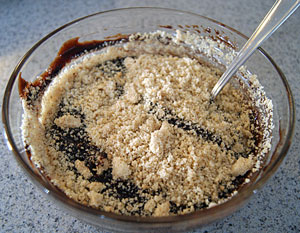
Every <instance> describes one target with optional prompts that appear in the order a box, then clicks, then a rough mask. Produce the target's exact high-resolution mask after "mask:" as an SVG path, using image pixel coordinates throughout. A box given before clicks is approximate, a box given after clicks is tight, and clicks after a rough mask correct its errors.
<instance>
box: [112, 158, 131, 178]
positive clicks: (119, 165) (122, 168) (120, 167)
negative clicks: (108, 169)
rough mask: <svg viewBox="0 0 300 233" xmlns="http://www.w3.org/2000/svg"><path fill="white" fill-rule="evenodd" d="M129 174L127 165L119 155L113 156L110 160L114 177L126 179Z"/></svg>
mask: <svg viewBox="0 0 300 233" xmlns="http://www.w3.org/2000/svg"><path fill="white" fill-rule="evenodd" d="M130 174H131V171H130V168H129V166H128V165H127V164H126V163H125V162H124V160H122V159H121V158H120V157H114V158H113V160H112V175H113V176H114V178H115V179H117V178H122V179H127V178H128V176H129V175H130Z"/></svg>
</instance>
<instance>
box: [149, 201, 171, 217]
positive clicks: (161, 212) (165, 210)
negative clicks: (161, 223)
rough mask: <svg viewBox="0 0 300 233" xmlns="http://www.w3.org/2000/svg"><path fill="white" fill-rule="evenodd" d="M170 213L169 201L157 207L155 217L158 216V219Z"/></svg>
mask: <svg viewBox="0 0 300 233" xmlns="http://www.w3.org/2000/svg"><path fill="white" fill-rule="evenodd" d="M169 211H170V203H169V202H168V201H167V202H165V203H162V204H160V205H158V206H157V207H156V209H155V211H154V214H153V216H156V217H161V216H168V215H169Z"/></svg>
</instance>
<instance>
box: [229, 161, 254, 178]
mask: <svg viewBox="0 0 300 233" xmlns="http://www.w3.org/2000/svg"><path fill="white" fill-rule="evenodd" d="M252 167H253V160H252V159H251V158H243V157H240V158H239V159H238V160H237V161H236V162H235V163H234V164H233V165H232V175H234V176H242V175H244V174H245V173H246V172H247V171H249V170H250V169H251V168H252Z"/></svg>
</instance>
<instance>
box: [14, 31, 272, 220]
mask: <svg viewBox="0 0 300 233" xmlns="http://www.w3.org/2000/svg"><path fill="white" fill-rule="evenodd" d="M103 43H104V42H103ZM217 43H219V45H218V46H221V47H222V46H225V45H223V44H222V43H221V42H216V41H213V40H212V39H210V38H202V37H199V36H195V35H192V34H188V33H183V32H179V31H178V32H177V33H176V34H175V35H171V34H167V33H165V32H160V31H158V32H153V33H145V34H140V33H137V34H133V35H131V36H128V37H127V38H126V37H124V38H122V40H120V41H119V43H117V42H116V43H106V42H105V43H104V44H102V45H101V46H100V47H98V48H95V49H91V50H89V51H86V52H84V53H82V54H76V56H73V57H72V59H69V60H68V62H66V64H65V65H64V67H63V68H61V69H60V70H58V71H55V73H53V72H52V71H53V69H52V70H48V71H47V72H48V74H49V75H44V76H43V77H38V78H37V80H36V81H35V82H33V83H27V82H26V81H24V80H23V79H22V78H20V90H21V92H20V95H21V97H22V103H23V107H24V112H25V113H24V116H23V124H22V131H23V137H24V142H25V145H26V148H27V149H28V151H29V152H30V154H31V157H30V159H31V160H32V161H33V162H34V164H36V166H37V167H39V169H40V171H41V172H42V173H43V174H45V175H46V176H47V177H49V179H50V181H51V182H52V183H53V184H54V185H56V186H57V187H58V188H59V189H61V190H62V191H63V192H64V193H65V194H66V195H67V196H68V197H69V198H71V199H73V200H75V201H77V202H79V203H81V204H84V205H87V206H90V207H93V208H97V209H100V210H104V211H108V212H113V213H117V214H122V215H136V216H169V215H180V214H185V213H190V212H193V211H195V210H199V209H203V208H210V207H213V206H215V205H217V204H220V203H223V202H225V201H226V200H228V199H230V198H231V197H232V196H233V195H235V194H236V193H237V192H238V189H239V188H240V187H241V186H242V185H243V184H245V183H247V182H249V178H251V174H252V173H253V172H255V171H257V170H258V169H259V168H260V166H261V163H262V161H263V159H264V158H265V156H266V154H267V153H268V151H269V149H270V141H271V136H270V135H271V129H272V102H271V101H270V100H269V99H267V98H266V97H265V96H264V92H263V90H262V87H261V86H260V84H259V82H258V81H257V79H256V77H255V75H250V74H247V72H244V74H245V75H246V76H247V75H248V77H247V78H248V79H249V83H250V84H251V85H252V87H251V88H252V89H251V88H250V90H248V89H249V88H248V89H247V90H245V88H243V87H242V85H243V84H242V83H241V82H236V84H228V85H227V86H226V87H225V88H224V90H223V91H222V93H221V94H220V96H219V97H218V98H217V99H216V100H215V101H214V102H210V101H209V100H210V92H211V90H212V88H213V86H214V84H215V83H216V82H217V80H218V79H219V78H220V76H221V74H222V71H221V70H220V68H218V66H216V65H212V64H210V63H208V62H207V61H204V60H201V59H200V58H199V57H197V56H195V54H196V53H199V54H202V55H206V56H208V57H209V56H210V55H211V54H212V53H213V52H214V51H213V47H214V46H216V44H217ZM81 45H82V44H81ZM104 45H105V46H104ZM227 57H230V56H227ZM51 72H52V73H51ZM50 73H51V75H50ZM236 79H237V78H236ZM261 109H264V112H266V113H267V114H263V111H262V110H261Z"/></svg>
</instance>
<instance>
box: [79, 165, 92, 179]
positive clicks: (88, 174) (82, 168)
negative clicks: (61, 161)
mask: <svg viewBox="0 0 300 233" xmlns="http://www.w3.org/2000/svg"><path fill="white" fill-rule="evenodd" d="M75 167H76V169H77V170H78V171H79V173H80V174H81V175H82V176H83V177H84V178H85V179H89V178H91V177H92V176H93V174H92V173H91V172H90V169H89V168H88V167H86V166H85V164H84V162H83V161H80V160H76V161H75Z"/></svg>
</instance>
